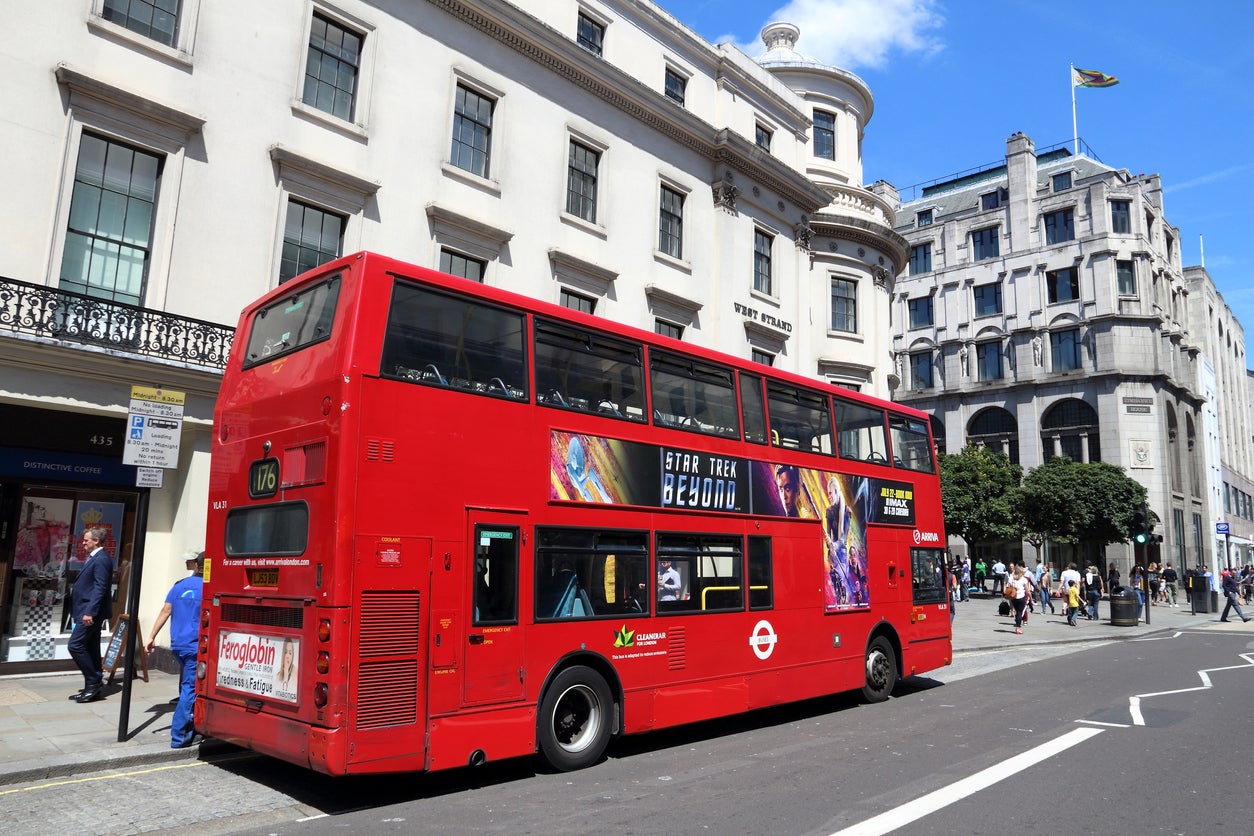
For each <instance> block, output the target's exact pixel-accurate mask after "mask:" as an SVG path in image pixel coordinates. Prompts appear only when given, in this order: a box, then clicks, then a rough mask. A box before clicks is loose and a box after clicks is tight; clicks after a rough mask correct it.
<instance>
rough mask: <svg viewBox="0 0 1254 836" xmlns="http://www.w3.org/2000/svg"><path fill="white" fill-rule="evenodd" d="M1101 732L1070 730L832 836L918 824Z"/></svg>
mask: <svg viewBox="0 0 1254 836" xmlns="http://www.w3.org/2000/svg"><path fill="white" fill-rule="evenodd" d="M1102 731H1104V730H1103V729H1089V728H1083V729H1072V730H1071V731H1069V732H1067V733H1066V734H1064V735H1063V736H1062V737H1058V738H1055V739H1053V740H1049V741H1046V742H1045V743H1042V744H1040V745H1039V746H1035V747H1033V748H1031V749H1029V750H1027V751H1026V752H1020V753H1019V754H1017V755H1015V756H1014V757H1012V758H1008V759H1006V760H1004V761H1002V762H1001V763H999V764H996V765H994V766H990V767H989V768H988V769H984V770H981V771H979V772H977V773H975V774H974V775H971V776H968V777H966V778H963V779H962V780H960V781H955V782H954V783H952V784H950V785H949V786H947V787H941V788H940V789H938V790H935V791H933V792H930V793H928V794H927V795H924V796H920V797H919V798H916V799H915V800H914V801H911V802H909V803H907V804H903V805H901V806H900V807H896V808H894V809H892V810H889V811H887V812H885V813H880V814H879V815H878V816H875V817H873V818H869V819H867V820H866V821H863V822H859V823H858V824H855V825H853V826H851V827H846V828H845V829H844V830H839V831H837V832H836V833H834V834H832V836H874V834H881V833H891V832H892V831H894V830H896V829H897V828H899V827H904V826H905V825H907V824H910V823H911V822H913V821H918V820H919V819H921V818H923V817H924V816H927V815H930V814H932V813H935V812H936V811H937V810H941V809H944V808H945V807H948V806H949V805H950V804H953V803H954V802H956V801H958V800H960V799H963V798H966V797H967V796H969V795H974V794H975V793H977V792H979V791H980V790H983V789H987V788H989V787H991V786H993V785H994V784H996V783H998V782H1000V781H1004V780H1005V779H1006V778H1009V777H1010V776H1011V775H1014V774H1016V773H1019V772H1022V771H1023V770H1025V769H1027V768H1028V767H1030V766H1035V765H1036V764H1038V763H1040V762H1041V761H1043V760H1047V759H1049V758H1052V757H1053V756H1054V755H1057V754H1060V753H1062V752H1065V751H1067V750H1068V749H1070V748H1071V747H1072V746H1075V745H1077V744H1080V743H1083V742H1084V741H1086V740H1088V739H1089V738H1090V737H1093V736H1094V735H1098V734H1101V733H1102Z"/></svg>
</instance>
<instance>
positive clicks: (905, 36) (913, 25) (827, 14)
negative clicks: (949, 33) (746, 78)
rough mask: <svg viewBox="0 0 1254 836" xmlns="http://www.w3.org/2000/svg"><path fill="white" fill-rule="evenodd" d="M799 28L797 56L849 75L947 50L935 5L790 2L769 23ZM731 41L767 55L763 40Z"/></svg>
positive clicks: (916, 0) (922, 0) (933, 0)
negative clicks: (899, 57) (894, 58)
mask: <svg viewBox="0 0 1254 836" xmlns="http://www.w3.org/2000/svg"><path fill="white" fill-rule="evenodd" d="M774 22H783V23H792V24H794V25H796V26H797V27H798V28H800V29H801V37H800V40H799V41H798V42H797V51H798V52H800V53H801V54H802V55H805V56H808V57H810V58H815V59H817V60H818V61H820V62H821V63H824V64H828V65H830V66H833V67H840V68H842V69H846V70H856V69H858V68H859V67H882V66H884V64H885V63H887V61H888V60H889V57H890V55H891V54H893V53H902V52H917V53H925V54H927V53H934V52H937V51H939V50H940V49H942V48H943V43H942V41H941V40H940V38H939V36H938V34H937V32H938V30H939V29H940V28H941V27H942V25H943V24H944V18H943V17H942V16H941V13H940V10H939V8H938V2H937V0H791V2H789V3H788V4H787V5H785V6H783V7H781V8H779V9H777V10H776V11H774V12H772V13H771V16H770V17H769V18H768V19H767V20H765V21H763V23H762V25H763V26H765V25H766V24H767V23H774ZM718 40H730V41H733V42H734V43H735V44H736V46H738V47H739V48H740V49H741V50H743V51H744V52H745V53H746V54H748V55H749V56H750V57H754V58H756V57H757V56H759V55H761V54H762V53H763V52H765V51H766V47H765V46H764V45H763V44H762V41H761V40H758V39H755V40H753V41H752V42H750V43H740V42H739V41H738V40H737V39H736V38H735V37H734V36H728V37H726V38H720V39H718Z"/></svg>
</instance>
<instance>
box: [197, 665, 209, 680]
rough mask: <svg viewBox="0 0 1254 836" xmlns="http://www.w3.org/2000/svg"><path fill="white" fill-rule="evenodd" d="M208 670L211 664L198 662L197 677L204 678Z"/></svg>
mask: <svg viewBox="0 0 1254 836" xmlns="http://www.w3.org/2000/svg"><path fill="white" fill-rule="evenodd" d="M208 671H209V665H207V664H205V663H204V662H197V663H196V678H197V679H204V678H205V674H206V673H207V672H208Z"/></svg>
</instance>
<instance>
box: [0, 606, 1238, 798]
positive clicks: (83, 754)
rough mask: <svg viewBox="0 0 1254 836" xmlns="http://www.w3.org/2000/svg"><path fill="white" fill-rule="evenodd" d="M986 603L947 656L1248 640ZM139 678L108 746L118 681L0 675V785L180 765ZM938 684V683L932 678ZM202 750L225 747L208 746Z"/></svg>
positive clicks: (1168, 623) (970, 615)
mask: <svg viewBox="0 0 1254 836" xmlns="http://www.w3.org/2000/svg"><path fill="white" fill-rule="evenodd" d="M998 603H999V600H998V599H996V598H991V597H988V598H973V599H972V600H971V601H968V602H965V603H960V604H958V607H957V611H956V619H955V621H954V652H955V653H962V652H972V651H989V650H998V649H1002V648H1010V647H1016V646H1022V645H1025V644H1061V643H1065V642H1080V641H1093V640H1117V639H1130V638H1139V637H1141V636H1145V635H1148V634H1150V633H1157V632H1161V631H1164V630H1184V629H1192V630H1196V629H1199V628H1203V629H1233V630H1244V631H1248V632H1249V633H1251V634H1254V622H1251V623H1250V624H1243V623H1242V622H1241V621H1240V620H1234V621H1233V622H1231V623H1229V624H1220V623H1219V614H1218V613H1207V614H1201V613H1199V614H1197V615H1193V614H1192V613H1191V611H1190V610H1189V608H1188V607H1187V606H1185V605H1183V604H1182V605H1181V606H1180V607H1179V608H1170V607H1164V606H1161V605H1160V606H1157V607H1154V608H1153V609H1152V610H1151V611H1150V619H1151V620H1152V622H1153V623H1152V624H1150V625H1146V623H1145V622H1144V621H1140V622H1138V623H1137V625H1136V626H1135V627H1116V626H1113V625H1112V624H1111V623H1110V602H1109V601H1106V600H1103V601H1102V602H1101V605H1100V609H1099V615H1101V617H1102V619H1103V620H1101V621H1085V620H1081V621H1080V622H1079V626H1078V627H1068V626H1067V622H1066V619H1065V618H1064V617H1063V616H1062V615H1061V610H1060V614H1059V615H1046V616H1044V617H1042V616H1041V615H1040V613H1036V614H1034V615H1033V616H1032V617H1031V618H1030V619H1029V621H1028V624H1027V626H1025V627H1024V628H1023V635H1021V636H1019V635H1015V632H1014V619H1013V618H1003V617H1001V616H999V615H998V614H997V604H998ZM148 678H149V681H148V682H144V681H143V680H142V679H136V680H133V681H132V687H131V703H130V712H129V719H128V721H127V732H128V733H127V736H126V740H125V741H124V742H122V743H119V742H118V728H119V717H120V714H121V706H122V680H121V677H120V676H119V677H117V678H116V679H115V680H114V683H113V684H112V685H107V686H105V690H104V694H105V698H104V699H103V700H99V701H97V702H94V703H88V704H86V705H79V704H78V703H76V702H72V701H70V700H68V699H67V697H68V696H69V695H70V694H71V693H74V692H76V691H77V690H78V689H79V688H81V687H82V684H83V680H82V676H81V675H80V674H79V673H78V672H77V671H74V672H72V673H56V674H40V675H29V676H7V677H0V785H4V784H18V783H24V782H27V781H36V780H40V779H44V778H54V777H62V776H66V775H73V774H77V773H81V772H85V771H88V770H99V769H113V768H119V767H130V766H141V765H148V764H158V763H166V762H177V761H182V760H193V759H195V758H197V757H198V756H199V754H200V753H199V748H200V747H198V746H192V747H189V748H187V749H171V748H170V718H171V716H172V715H173V713H174V705H173V703H171V702H170V700H171V699H173V698H174V696H175V695H176V694H177V693H178V677H176V676H174V675H173V674H168V673H162V672H161V671H157V670H152V671H149V674H148ZM940 678H942V679H943V678H944V677H943V676H941V677H940ZM207 745H209V746H212V747H215V748H216V747H217V746H225V745H226V744H219V743H216V742H214V741H210V742H209V743H208V744H207Z"/></svg>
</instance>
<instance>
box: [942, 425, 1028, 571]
mask: <svg viewBox="0 0 1254 836" xmlns="http://www.w3.org/2000/svg"><path fill="white" fill-rule="evenodd" d="M938 458H939V465H940V477H941V504H942V506H943V508H944V512H945V531H946V532H947V533H949V534H952V535H954V536H956V537H961V538H962V539H963V540H966V541H967V545H968V546H971V545H973V544H975V543H979V542H983V541H987V540H1011V539H1014V538H1017V537H1019V536H1020V535H1021V532H1022V529H1023V527H1022V524H1021V522H1020V521H1019V517H1018V514H1017V512H1016V504H1017V503H1016V499H1017V496H1018V488H1019V483H1020V481H1021V480H1022V479H1023V468H1021V467H1019V465H1017V464H1014V463H1012V462H1011V461H1010V459H1009V458H1007V457H1006V456H1005V455H1004V454H1002V453H996V452H994V451H992V450H989V449H988V448H986V447H967V448H966V449H964V450H963V451H962V452H961V453H956V454H948V453H941V454H940V455H939V457H938Z"/></svg>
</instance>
